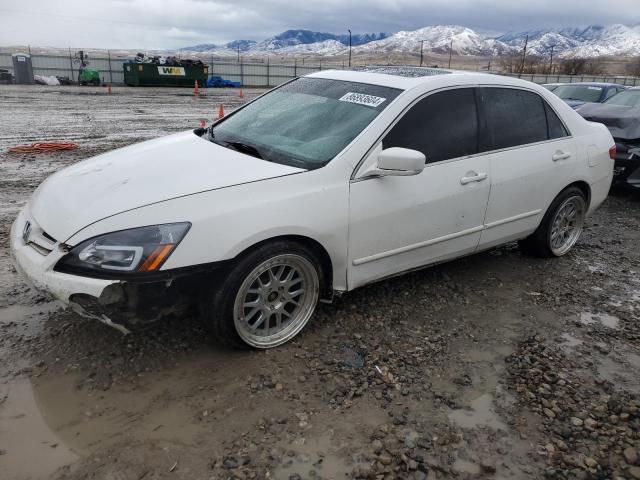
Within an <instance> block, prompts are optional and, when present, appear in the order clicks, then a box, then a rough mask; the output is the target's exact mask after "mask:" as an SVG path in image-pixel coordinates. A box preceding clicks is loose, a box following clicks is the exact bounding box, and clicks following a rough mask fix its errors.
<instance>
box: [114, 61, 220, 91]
mask: <svg viewBox="0 0 640 480" xmlns="http://www.w3.org/2000/svg"><path fill="white" fill-rule="evenodd" d="M122 70H123V71H124V83H126V84H127V85H129V86H131V87H193V86H194V85H195V82H196V80H197V81H198V85H200V86H201V87H204V86H205V85H206V83H207V77H208V74H209V67H208V66H207V65H184V66H174V65H158V64H155V63H131V62H125V63H123V64H122Z"/></svg>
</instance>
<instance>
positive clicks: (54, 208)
mask: <svg viewBox="0 0 640 480" xmlns="http://www.w3.org/2000/svg"><path fill="white" fill-rule="evenodd" d="M303 171H305V170H302V169H300V168H295V167H290V166H287V165H281V164H277V163H271V162H267V161H265V160H261V159H259V158H255V157H251V156H249V155H245V154H243V153H240V152H236V151H234V150H231V149H228V148H224V147H222V146H220V145H217V144H214V143H212V142H210V141H208V140H206V139H204V138H200V137H199V136H197V135H195V134H194V133H193V132H191V131H189V132H183V133H178V134H173V135H169V136H166V137H162V138H158V139H155V140H149V141H146V142H142V143H138V144H135V145H131V146H128V147H124V148H120V149H118V150H113V151H111V152H108V153H105V154H102V155H98V156H96V157H93V158H90V159H88V160H84V161H82V162H79V163H77V164H75V165H72V166H70V167H67V168H65V169H63V170H60V171H59V172H57V173H55V174H53V175H51V176H50V177H49V178H47V179H46V180H45V181H44V182H43V183H42V184H41V185H40V186H39V187H38V188H37V189H36V191H35V192H34V194H33V196H32V198H31V200H30V202H29V209H30V212H31V215H32V216H33V218H34V219H35V221H36V222H37V223H38V225H39V226H40V227H41V228H42V229H43V230H44V231H45V232H46V233H47V234H48V235H51V236H52V237H53V238H55V239H56V240H58V241H65V240H67V239H68V238H70V237H71V236H72V235H73V234H75V233H76V232H78V231H79V230H81V229H82V228H84V227H86V226H87V225H89V224H91V223H94V222H97V221H99V220H102V219H103V218H106V217H109V216H112V215H116V214H118V213H121V212H124V211H126V210H131V209H134V208H138V207H142V206H145V205H149V204H152V203H157V202H161V201H164V200H169V199H172V198H177V197H182V196H185V195H190V194H194V193H198V192H204V191H207V190H215V189H219V188H225V187H231V186H233V185H239V184H243V183H248V182H255V181H259V180H265V179H268V178H274V177H280V176H283V175H290V174H293V173H299V172H303ZM185 214H186V212H185ZM185 220H188V219H187V218H185Z"/></svg>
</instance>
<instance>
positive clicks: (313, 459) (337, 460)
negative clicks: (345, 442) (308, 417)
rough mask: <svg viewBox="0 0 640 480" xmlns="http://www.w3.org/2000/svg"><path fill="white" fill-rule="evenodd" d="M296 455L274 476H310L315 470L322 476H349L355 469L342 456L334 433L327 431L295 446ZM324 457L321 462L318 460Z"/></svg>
mask: <svg viewBox="0 0 640 480" xmlns="http://www.w3.org/2000/svg"><path fill="white" fill-rule="evenodd" d="M292 450H294V451H295V452H296V456H295V457H292V458H291V463H290V464H286V463H285V464H284V465H282V466H281V467H279V468H277V469H276V470H275V472H274V478H289V477H291V476H292V475H295V474H297V475H300V477H301V478H309V477H310V474H309V472H310V471H311V470H315V471H316V472H317V475H318V476H319V477H320V478H332V479H338V478H347V476H348V475H349V474H350V473H351V471H352V470H353V465H349V462H348V461H347V460H346V459H343V458H341V457H340V455H339V454H338V452H339V451H340V450H341V448H340V446H338V445H335V442H334V440H333V437H332V435H330V434H329V433H325V434H323V435H319V436H317V437H314V438H310V439H307V440H306V441H305V442H304V443H302V444H296V446H295V448H293V449H292ZM320 459H322V461H321V462H320V463H318V460H320Z"/></svg>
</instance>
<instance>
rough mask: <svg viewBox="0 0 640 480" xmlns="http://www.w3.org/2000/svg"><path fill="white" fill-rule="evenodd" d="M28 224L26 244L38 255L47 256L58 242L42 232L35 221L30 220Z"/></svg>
mask: <svg viewBox="0 0 640 480" xmlns="http://www.w3.org/2000/svg"><path fill="white" fill-rule="evenodd" d="M30 222H31V231H30V232H29V234H28V238H25V242H26V244H27V245H28V246H30V247H31V248H33V249H34V250H35V251H36V252H38V253H39V254H40V255H45V256H46V255H49V254H50V253H51V252H52V251H53V249H54V248H55V247H56V245H57V244H58V241H57V240H56V239H55V238H53V237H52V236H51V235H49V234H48V233H47V232H45V231H44V230H42V229H41V228H40V227H39V226H38V224H37V223H36V222H35V221H33V220H31V221H30Z"/></svg>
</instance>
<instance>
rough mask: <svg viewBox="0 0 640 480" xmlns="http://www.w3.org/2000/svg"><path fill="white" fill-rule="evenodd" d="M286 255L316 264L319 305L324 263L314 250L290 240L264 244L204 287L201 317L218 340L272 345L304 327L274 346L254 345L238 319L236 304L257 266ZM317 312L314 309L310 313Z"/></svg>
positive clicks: (232, 344) (242, 344) (231, 343)
mask: <svg viewBox="0 0 640 480" xmlns="http://www.w3.org/2000/svg"><path fill="white" fill-rule="evenodd" d="M282 255H294V256H299V257H302V258H303V259H305V260H306V261H307V262H309V264H310V265H311V266H312V267H313V269H314V270H315V272H316V275H317V281H318V283H317V292H316V294H315V295H316V297H315V302H314V304H313V309H315V306H316V305H317V302H318V298H319V293H320V291H321V289H322V286H323V285H324V283H323V281H324V278H323V272H322V268H321V266H320V265H321V264H320V262H319V261H318V258H317V256H316V255H315V254H314V252H313V251H312V250H311V249H309V248H307V247H306V246H304V245H302V244H300V243H297V242H293V241H288V240H277V241H273V242H269V243H265V244H262V245H260V246H259V247H257V248H255V249H254V250H251V251H250V252H248V253H247V254H245V255H243V256H242V257H241V258H239V259H238V260H237V261H236V262H235V263H234V264H233V265H232V266H231V267H229V268H228V269H225V271H224V272H222V273H219V274H216V275H215V276H213V277H212V278H211V285H210V286H209V287H208V288H206V289H205V290H204V291H203V295H202V298H201V301H200V307H201V309H200V312H201V319H202V321H203V322H204V324H205V326H206V327H207V328H208V329H209V330H210V331H211V332H212V333H213V335H214V336H215V338H216V341H218V342H220V343H222V344H223V345H225V346H228V347H231V348H237V349H246V348H259V349H263V348H272V347H275V346H278V345H281V344H283V343H286V342H287V341H289V340H291V339H292V338H293V337H294V336H295V335H297V334H298V333H300V331H301V330H302V329H303V328H304V324H306V323H307V321H308V319H307V320H306V321H305V322H304V324H303V325H302V327H300V330H298V331H296V332H295V334H294V335H293V336H292V337H291V338H287V339H286V340H285V341H282V342H280V343H278V344H277V345H272V346H259V345H252V344H249V343H247V341H245V340H243V338H242V337H241V335H240V334H239V333H238V330H237V328H236V323H235V319H234V307H235V303H236V297H237V296H238V294H239V292H240V289H241V287H242V285H243V284H244V282H245V280H246V279H247V277H248V276H249V275H250V274H251V273H252V272H254V270H255V269H256V268H257V267H258V266H260V265H261V264H263V263H264V262H266V261H269V260H270V259H274V258H276V257H279V256H282ZM312 314H313V310H312V312H311V314H310V315H312Z"/></svg>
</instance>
